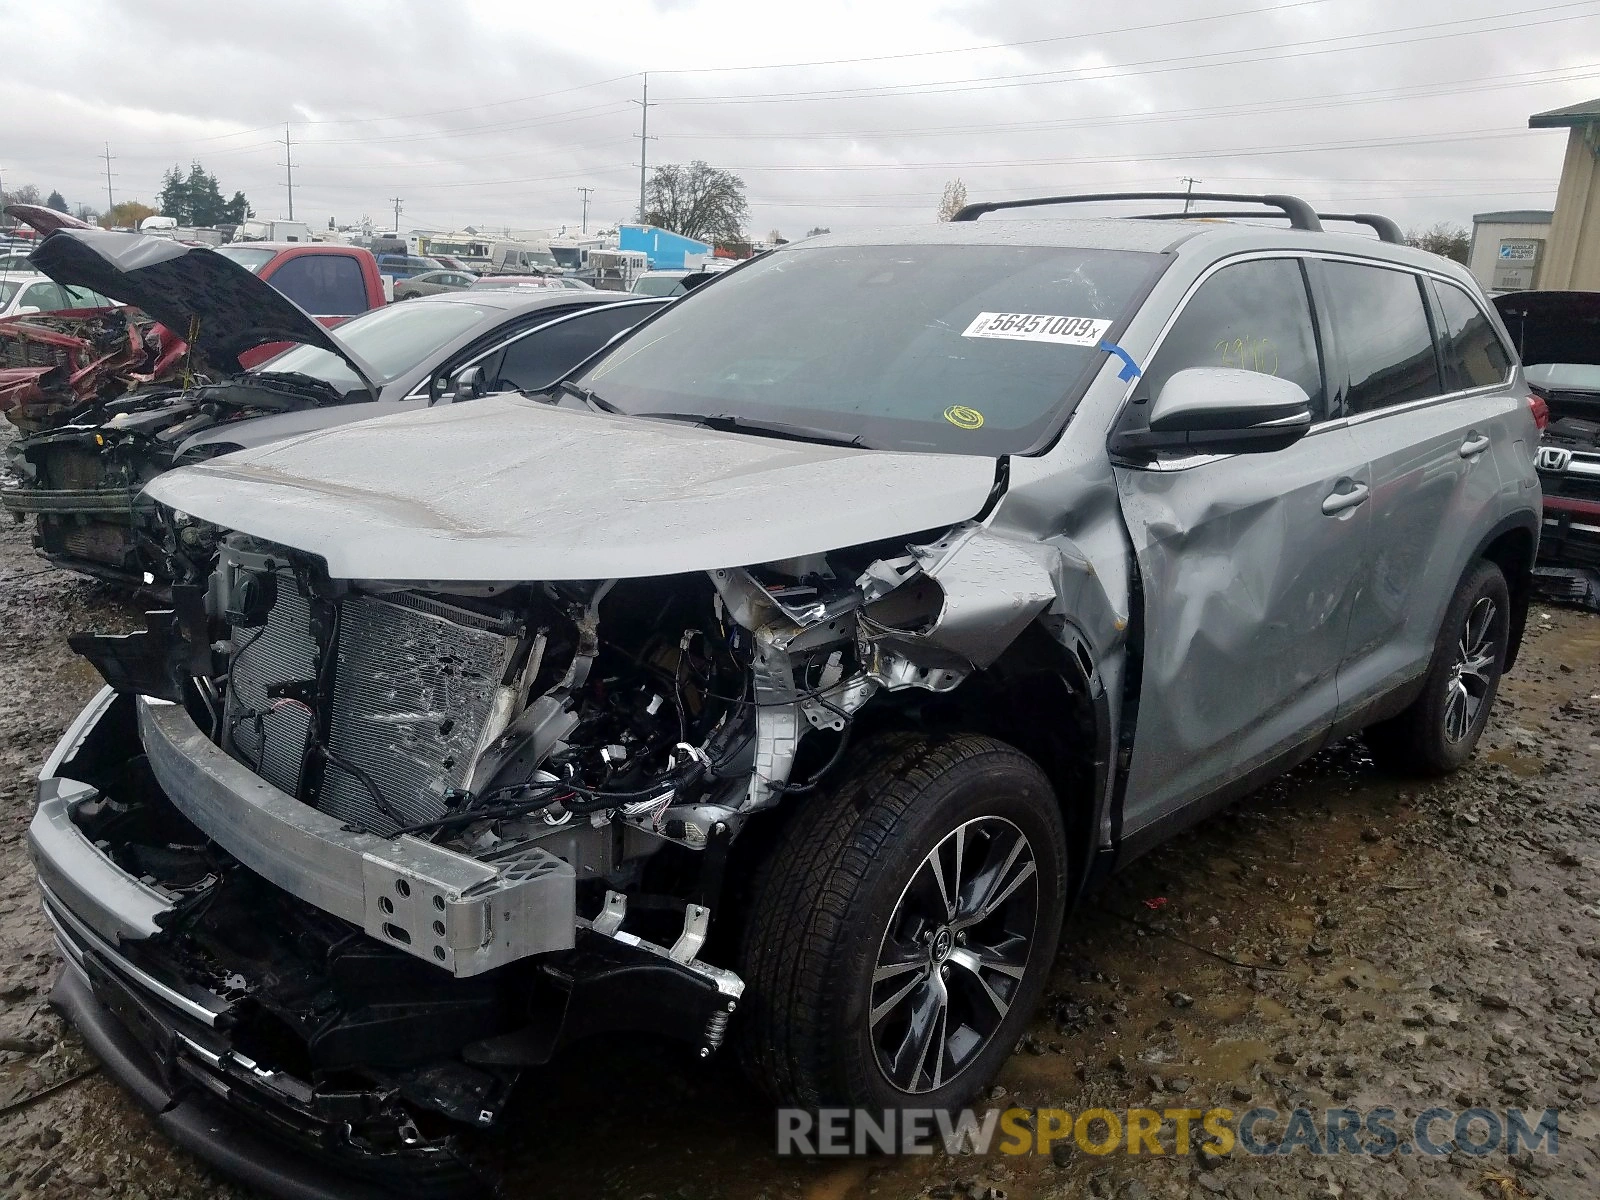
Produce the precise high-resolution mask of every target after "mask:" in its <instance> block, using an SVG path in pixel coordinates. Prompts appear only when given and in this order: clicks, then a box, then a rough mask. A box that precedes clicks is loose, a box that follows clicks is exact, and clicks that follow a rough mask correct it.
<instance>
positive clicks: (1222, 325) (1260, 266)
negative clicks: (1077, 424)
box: [1135, 258, 1327, 424]
mask: <svg viewBox="0 0 1600 1200" xmlns="http://www.w3.org/2000/svg"><path fill="white" fill-rule="evenodd" d="M1189 367H1237V368H1241V369H1243V370H1246V371H1260V372H1261V373H1262V374H1264V375H1275V376H1277V377H1278V378H1279V379H1287V380H1289V381H1290V382H1292V383H1298V384H1299V385H1300V386H1301V387H1302V388H1304V389H1305V392H1306V395H1307V396H1309V397H1310V398H1311V411H1312V414H1313V416H1315V417H1316V418H1318V419H1321V418H1322V417H1324V416H1326V415H1327V414H1326V411H1325V408H1326V405H1325V403H1324V400H1323V394H1324V393H1323V386H1322V363H1321V359H1320V357H1319V355H1318V352H1317V333H1316V326H1315V324H1314V322H1313V320H1312V316H1311V299H1310V296H1309V294H1308V293H1307V291H1306V279H1305V273H1304V271H1303V270H1302V269H1301V266H1300V262H1299V260H1298V259H1292V258H1263V259H1256V260H1253V261H1250V262H1242V263H1235V264H1234V265H1233V266H1229V267H1223V268H1222V269H1221V270H1220V271H1218V272H1217V273H1216V274H1214V275H1212V276H1211V278H1209V279H1207V280H1206V281H1205V282H1204V283H1203V284H1201V285H1200V288H1199V290H1198V291H1196V292H1195V293H1194V295H1193V296H1191V297H1190V298H1189V302H1188V304H1186V305H1185V306H1184V308H1183V312H1182V313H1180V314H1179V316H1178V319H1177V321H1176V322H1174V324H1173V326H1172V328H1171V329H1170V330H1168V332H1167V336H1166V338H1165V339H1164V340H1163V341H1162V343H1161V348H1160V349H1159V350H1158V351H1156V356H1155V358H1154V359H1153V360H1152V361H1151V363H1150V369H1149V370H1148V371H1146V372H1145V373H1144V376H1143V378H1142V379H1141V380H1140V387H1139V389H1138V391H1137V393H1136V394H1135V403H1136V404H1139V405H1142V406H1143V407H1141V408H1140V409H1139V410H1137V411H1138V412H1139V413H1140V414H1141V417H1140V418H1139V423H1140V424H1142V423H1143V422H1144V421H1145V420H1148V413H1149V409H1148V405H1147V402H1148V401H1150V400H1153V399H1154V398H1155V397H1156V396H1158V395H1159V394H1160V392H1161V388H1162V385H1164V384H1165V383H1166V382H1167V380H1169V379H1171V378H1172V376H1173V375H1175V374H1177V373H1178V372H1179V371H1182V370H1185V369H1187V368H1189Z"/></svg>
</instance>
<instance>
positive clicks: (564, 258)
mask: <svg viewBox="0 0 1600 1200" xmlns="http://www.w3.org/2000/svg"><path fill="white" fill-rule="evenodd" d="M550 257H551V258H553V259H555V260H556V262H557V263H558V264H559V265H560V266H563V267H566V268H568V269H571V270H576V269H577V268H578V267H581V266H583V250H582V248H581V247H578V246H551V247H550Z"/></svg>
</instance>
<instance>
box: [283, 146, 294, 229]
mask: <svg viewBox="0 0 1600 1200" xmlns="http://www.w3.org/2000/svg"><path fill="white" fill-rule="evenodd" d="M283 169H284V170H285V171H286V172H288V175H287V180H288V184H289V220H291V221H292V220H294V146H293V145H291V144H290V141H289V127H288V126H287V125H285V126H284V127H283Z"/></svg>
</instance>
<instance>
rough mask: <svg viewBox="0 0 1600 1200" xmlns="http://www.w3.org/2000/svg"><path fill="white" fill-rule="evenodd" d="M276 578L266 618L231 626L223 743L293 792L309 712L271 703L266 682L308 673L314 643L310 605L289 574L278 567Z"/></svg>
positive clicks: (306, 676)
mask: <svg viewBox="0 0 1600 1200" xmlns="http://www.w3.org/2000/svg"><path fill="white" fill-rule="evenodd" d="M276 578H277V582H278V602H277V603H276V604H274V605H273V606H272V611H271V612H270V613H268V614H267V623H266V624H265V625H264V626H257V627H255V628H246V627H236V628H235V629H234V631H233V644H234V654H233V663H232V666H231V667H230V669H229V676H228V700H227V704H226V705H225V706H224V709H223V712H224V716H225V718H226V721H225V723H226V726H227V738H226V739H225V740H224V741H223V748H224V749H226V750H227V751H228V752H229V753H231V754H232V755H233V756H234V757H235V758H237V759H238V760H239V761H240V762H242V763H244V765H245V766H247V767H249V768H250V769H251V770H252V771H254V772H255V773H256V774H257V775H259V776H261V778H263V779H265V780H266V781H267V782H268V783H270V784H272V786H273V787H275V788H277V789H279V790H280V791H284V792H288V793H289V794H290V795H291V796H298V795H299V794H300V783H301V776H302V773H303V768H304V764H305V754H306V743H307V740H308V736H309V734H310V732H311V716H310V714H309V713H307V712H306V711H305V709H303V708H300V707H299V706H297V705H283V706H280V707H279V708H277V709H272V703H273V702H272V700H271V699H269V698H268V696H267V688H268V687H269V686H271V685H272V684H275V683H290V682H299V681H305V680H309V679H311V678H313V677H314V676H315V675H316V673H317V647H316V643H315V642H313V641H312V639H311V609H310V606H309V605H307V603H306V601H305V597H303V596H302V595H301V594H300V592H299V589H298V587H297V585H296V584H295V579H294V576H293V575H291V574H289V573H288V572H287V571H280V572H279V573H278V575H277V576H276ZM269 710H271V711H269Z"/></svg>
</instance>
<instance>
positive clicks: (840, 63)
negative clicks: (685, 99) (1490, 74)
mask: <svg viewBox="0 0 1600 1200" xmlns="http://www.w3.org/2000/svg"><path fill="white" fill-rule="evenodd" d="M1329 2H1330V0H1295V2H1294V3H1290V4H1272V5H1268V6H1267V7H1266V8H1241V9H1235V10H1234V11H1233V12H1225V13H1211V14H1209V15H1207V16H1204V17H1180V18H1178V19H1176V20H1172V21H1151V22H1149V23H1147V24H1144V25H1124V26H1122V27H1121V28H1119V29H1095V30H1090V31H1086V32H1083V33H1064V34H1060V35H1057V36H1055V37H1042V38H1027V39H1026V40H1024V41H1020V42H993V43H988V44H985V45H981V46H956V47H953V48H951V49H949V50H912V51H908V52H905V53H901V54H870V55H867V56H865V57H863V58H830V59H822V60H819V61H814V62H791V63H761V64H751V65H746V66H738V67H679V68H673V69H668V70H665V71H657V72H656V73H657V74H658V75H720V74H727V73H728V72H731V71H788V70H794V69H796V68H799V67H848V66H855V65H857V64H860V63H878V62H897V61H899V60H901V59H907V58H934V57H937V56H940V55H950V54H977V53H982V52H984V51H993V50H1018V49H1021V48H1023V47H1025V46H1045V45H1050V44H1052V43H1055V42H1076V41H1082V40H1084V39H1087V38H1101V37H1112V36H1114V35H1116V34H1119V33H1148V32H1150V31H1151V30H1154V29H1171V28H1173V27H1174V26H1177V25H1194V24H1198V23H1199V22H1201V21H1223V20H1227V19H1229V18H1232V17H1253V16H1258V15H1260V14H1262V13H1281V12H1287V11H1289V10H1290V9H1294V8H1311V7H1313V6H1314V5H1318V4H1327V3H1329Z"/></svg>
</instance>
